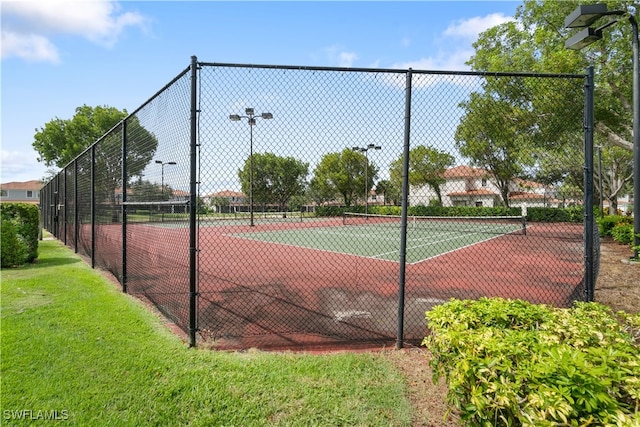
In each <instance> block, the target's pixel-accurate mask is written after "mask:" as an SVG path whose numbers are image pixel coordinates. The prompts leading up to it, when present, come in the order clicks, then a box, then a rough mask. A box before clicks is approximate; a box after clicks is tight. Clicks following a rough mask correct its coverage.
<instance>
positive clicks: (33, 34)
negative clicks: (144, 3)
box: [2, 0, 148, 62]
mask: <svg viewBox="0 0 640 427" xmlns="http://www.w3.org/2000/svg"><path fill="white" fill-rule="evenodd" d="M2 15H3V16H2V19H3V28H2V57H3V58H4V57H9V56H18V57H21V58H23V59H28V60H33V61H49V62H56V61H57V60H58V54H57V49H56V47H55V45H54V42H53V41H52V40H51V38H52V37H53V36H55V35H57V34H70V35H75V36H80V37H83V38H85V39H87V40H89V41H91V42H93V43H96V44H99V45H101V46H105V47H112V46H113V45H115V43H116V42H117V41H118V39H119V38H120V36H121V35H122V33H123V32H124V30H125V29H126V28H128V27H138V28H141V29H143V30H145V29H146V26H147V24H148V20H147V18H146V17H144V16H143V15H141V14H139V13H137V12H122V11H121V7H120V6H119V4H118V3H116V2H113V1H109V0H106V1H105V0H83V1H56V0H53V1H52V0H48V1H9V2H3V4H2ZM5 43H7V44H5Z"/></svg>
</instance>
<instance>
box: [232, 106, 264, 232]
mask: <svg viewBox="0 0 640 427" xmlns="http://www.w3.org/2000/svg"><path fill="white" fill-rule="evenodd" d="M244 112H245V114H246V116H240V115H238V114H231V115H230V116H229V119H230V120H231V121H234V122H239V121H240V120H241V119H247V122H249V218H250V219H249V225H250V226H251V227H253V127H254V126H255V125H256V118H257V117H260V118H262V119H266V120H268V119H273V114H271V113H262V114H260V115H259V116H256V115H255V113H254V110H253V108H246V109H245V110H244Z"/></svg>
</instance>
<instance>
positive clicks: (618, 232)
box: [611, 223, 633, 245]
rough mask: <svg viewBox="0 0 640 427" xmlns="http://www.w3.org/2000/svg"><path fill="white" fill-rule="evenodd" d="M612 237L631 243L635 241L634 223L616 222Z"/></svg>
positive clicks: (625, 243)
mask: <svg viewBox="0 0 640 427" xmlns="http://www.w3.org/2000/svg"><path fill="white" fill-rule="evenodd" d="M611 237H613V240H615V241H616V242H618V243H622V244H623V245H631V244H632V243H633V224H627V223H619V224H616V225H615V226H614V227H613V229H612V230H611Z"/></svg>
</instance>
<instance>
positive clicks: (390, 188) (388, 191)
mask: <svg viewBox="0 0 640 427" xmlns="http://www.w3.org/2000/svg"><path fill="white" fill-rule="evenodd" d="M376 194H382V199H383V202H384V204H385V205H386V204H388V203H392V204H394V205H399V204H400V199H401V197H402V187H401V186H400V187H398V186H396V185H395V184H394V183H393V182H391V180H388V179H383V180H381V181H378V184H376Z"/></svg>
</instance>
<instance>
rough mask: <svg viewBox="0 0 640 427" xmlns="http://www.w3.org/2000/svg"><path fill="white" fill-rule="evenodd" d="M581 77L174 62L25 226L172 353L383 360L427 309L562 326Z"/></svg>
mask: <svg viewBox="0 0 640 427" xmlns="http://www.w3.org/2000/svg"><path fill="white" fill-rule="evenodd" d="M586 77H587V76H586V75H530V74H506V73H505V74H500V73H492V74H483V73H472V72H459V73H445V72H426V71H415V70H385V69H341V68H340V69H339V68H319V67H313V68H311V67H285V66H258V65H238V64H214V63H203V62H197V61H196V59H195V58H193V62H192V64H191V66H190V67H189V68H187V69H185V70H184V71H183V72H182V73H180V74H179V75H178V76H177V77H176V78H175V79H174V80H173V81H172V82H170V83H169V84H168V85H167V86H165V87H164V88H163V89H162V90H160V91H159V92H158V93H157V94H156V95H154V96H153V97H152V98H151V99H150V100H149V101H147V102H146V103H145V104H144V105H143V106H142V107H140V108H139V109H138V110H136V111H135V112H134V113H132V114H130V115H129V116H128V117H127V118H126V119H125V120H124V121H123V122H122V123H120V124H119V125H118V126H116V127H115V128H114V129H112V130H111V131H110V132H109V133H108V134H107V135H105V136H104V137H102V138H101V139H100V140H99V141H97V142H96V143H95V144H94V145H93V146H91V147H90V148H89V149H87V150H86V151H85V152H84V153H83V154H82V155H80V156H79V157H78V158H76V159H75V160H74V161H73V162H72V163H70V164H69V165H68V166H67V167H66V168H65V169H64V170H63V171H61V172H60V174H59V175H58V176H57V177H55V178H54V179H53V180H52V181H50V182H49V183H48V184H47V186H46V187H45V189H44V190H43V191H42V195H43V197H42V208H43V221H44V224H45V227H46V228H47V229H48V230H50V231H51V232H52V233H53V234H54V235H56V237H58V238H59V239H61V240H63V241H64V242H65V243H66V244H67V245H69V246H72V247H74V248H75V249H76V251H77V252H79V253H81V254H82V255H85V256H87V257H89V258H90V259H91V262H92V265H94V266H97V267H100V268H104V269H106V270H108V271H110V272H111V273H113V274H114V275H115V276H116V278H117V279H118V280H119V281H120V283H121V284H122V286H123V290H124V291H126V292H128V293H131V294H134V295H136V296H138V297H140V298H143V299H145V300H147V301H149V302H151V303H152V304H154V305H155V306H156V307H158V308H159V309H160V310H161V311H162V312H163V313H164V314H165V315H166V316H167V317H169V318H170V319H171V320H173V321H174V322H175V323H176V324H177V325H178V326H180V327H181V328H182V329H183V330H184V331H185V332H187V333H188V334H189V337H190V343H191V344H192V345H195V344H196V341H200V342H201V343H206V344H207V345H211V346H213V347H217V348H250V347H260V348H279V347H283V348H296V349H301V348H307V349H308V348H313V347H316V346H320V347H327V346H348V345H353V344H363V343H367V344H371V343H376V344H382V345H386V344H387V343H393V342H395V343H396V345H397V346H401V345H402V344H403V343H405V342H419V341H420V340H421V339H422V338H423V337H424V336H425V334H427V333H428V332H427V325H426V321H425V319H424V313H425V311H427V310H429V309H430V308H431V307H433V306H434V305H435V304H440V303H442V302H444V301H446V300H448V299H449V298H479V297H482V296H499V297H504V298H521V299H526V300H529V301H532V302H536V303H546V304H553V305H556V306H568V305H570V304H571V303H572V302H573V301H575V300H582V299H589V293H588V289H589V288H590V287H592V286H593V283H594V280H595V274H587V273H588V272H589V273H591V272H592V271H595V272H597V254H596V253H593V252H595V250H590V248H591V247H593V244H594V241H595V239H596V238H597V233H595V235H594V233H592V232H589V233H587V232H586V230H590V229H591V228H588V227H587V224H590V225H589V227H591V226H592V225H593V218H592V217H589V215H585V213H584V212H585V209H584V207H583V204H584V203H585V201H587V205H588V204H589V203H588V202H589V199H590V198H589V197H585V196H584V191H583V190H581V188H584V182H588V180H589V179H591V180H592V170H591V175H589V174H585V175H584V176H583V175H582V174H583V172H584V169H585V168H584V167H583V166H584V159H585V158H587V156H584V148H583V144H585V141H587V145H588V144H589V140H588V137H587V136H585V135H586V133H585V131H584V128H585V120H584V117H585V111H587V110H588V105H587V108H585V103H584V101H583V100H584V99H585V86H586V87H587V89H588V90H592V87H590V86H589V85H588V84H585V81H586ZM562 156H567V157H562ZM563 159H571V162H570V163H562V162H563V161H564V160H563ZM587 160H588V158H587ZM558 162H561V163H562V165H561V167H558ZM586 166H587V167H586V169H587V170H588V169H589V168H592V164H589V162H587V165H586ZM559 183H561V184H559ZM587 207H588V206H587ZM587 240H589V241H590V242H591V245H587V244H586V243H587ZM595 247H596V249H597V247H598V245H597V244H595ZM590 252H591V253H590ZM594 263H595V268H589V266H594Z"/></svg>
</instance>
